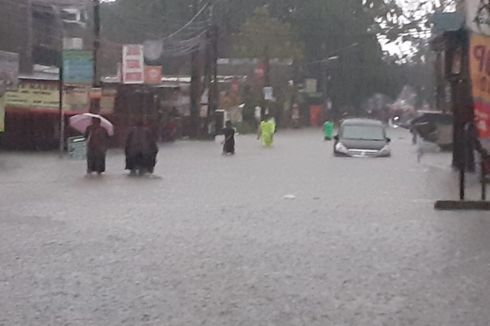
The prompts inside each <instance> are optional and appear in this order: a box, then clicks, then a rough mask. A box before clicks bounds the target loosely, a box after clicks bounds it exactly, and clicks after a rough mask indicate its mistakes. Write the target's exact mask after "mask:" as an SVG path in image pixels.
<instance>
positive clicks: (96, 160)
mask: <svg viewBox="0 0 490 326" xmlns="http://www.w3.org/2000/svg"><path fill="white" fill-rule="evenodd" d="M85 139H86V140H87V174H92V172H97V174H99V175H100V174H102V173H104V172H105V159H106V152H107V148H108V146H109V134H108V132H107V130H106V129H105V128H104V127H102V126H101V120H100V119H99V118H93V119H92V125H90V126H89V127H88V128H87V130H86V131H85Z"/></svg>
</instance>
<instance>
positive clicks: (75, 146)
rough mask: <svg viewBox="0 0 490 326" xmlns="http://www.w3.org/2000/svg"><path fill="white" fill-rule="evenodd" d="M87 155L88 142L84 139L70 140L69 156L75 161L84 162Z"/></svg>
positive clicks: (75, 138) (72, 138)
mask: <svg viewBox="0 0 490 326" xmlns="http://www.w3.org/2000/svg"><path fill="white" fill-rule="evenodd" d="M86 154H87V141H86V140H85V138H84V137H80V136H77V137H70V138H68V155H69V156H70V158H71V159H73V160H80V161H82V160H84V159H85V158H86Z"/></svg>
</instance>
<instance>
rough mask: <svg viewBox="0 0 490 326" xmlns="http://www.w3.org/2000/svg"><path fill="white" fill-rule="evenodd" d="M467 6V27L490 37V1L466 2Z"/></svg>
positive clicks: (472, 0) (474, 0)
mask: <svg viewBox="0 0 490 326" xmlns="http://www.w3.org/2000/svg"><path fill="white" fill-rule="evenodd" d="M465 6H466V25H467V27H468V28H469V29H470V30H471V31H473V32H475V33H479V34H483V35H489V36H490V0H466V3H465Z"/></svg>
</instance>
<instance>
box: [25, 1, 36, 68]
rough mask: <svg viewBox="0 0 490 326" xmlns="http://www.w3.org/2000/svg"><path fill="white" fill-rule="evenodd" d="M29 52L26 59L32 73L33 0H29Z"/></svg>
mask: <svg viewBox="0 0 490 326" xmlns="http://www.w3.org/2000/svg"><path fill="white" fill-rule="evenodd" d="M26 18H27V51H26V52H27V53H26V61H27V65H28V69H29V72H31V73H32V66H33V62H34V61H33V60H32V52H33V49H32V48H33V35H32V34H33V24H32V0H27V17H26Z"/></svg>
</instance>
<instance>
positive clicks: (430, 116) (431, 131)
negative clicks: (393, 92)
mask: <svg viewBox="0 0 490 326" xmlns="http://www.w3.org/2000/svg"><path fill="white" fill-rule="evenodd" d="M410 131H411V132H412V134H413V143H414V144H416V143H417V141H418V138H419V137H420V138H422V139H423V140H424V141H426V142H431V143H435V144H437V145H438V146H439V147H440V148H441V149H450V148H451V147H452V145H453V116H452V115H451V114H449V113H444V112H440V111H419V112H418V116H417V117H416V118H415V119H413V120H412V121H411V122H410Z"/></svg>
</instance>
